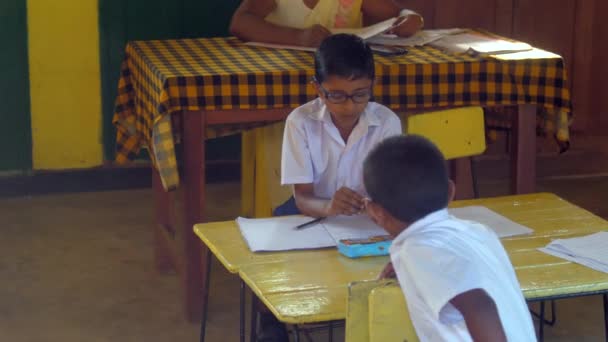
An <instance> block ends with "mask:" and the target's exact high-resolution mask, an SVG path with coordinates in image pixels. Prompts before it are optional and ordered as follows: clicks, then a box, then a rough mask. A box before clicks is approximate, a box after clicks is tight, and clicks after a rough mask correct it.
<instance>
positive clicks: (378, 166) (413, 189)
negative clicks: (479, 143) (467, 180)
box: [363, 135, 449, 223]
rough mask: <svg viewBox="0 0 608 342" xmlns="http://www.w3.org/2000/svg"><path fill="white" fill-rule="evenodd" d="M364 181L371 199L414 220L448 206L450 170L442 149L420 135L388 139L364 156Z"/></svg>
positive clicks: (407, 219) (407, 218) (397, 215)
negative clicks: (448, 170)
mask: <svg viewBox="0 0 608 342" xmlns="http://www.w3.org/2000/svg"><path fill="white" fill-rule="evenodd" d="M363 182H364V184H365V188H366V189H367V192H368V194H369V195H370V197H371V199H372V201H374V202H376V203H378V204H379V205H381V206H382V207H384V209H386V210H387V211H388V212H389V213H390V214H391V215H393V216H394V217H395V218H397V219H399V220H401V221H403V222H407V223H414V221H416V220H419V219H421V218H423V217H425V216H426V215H428V214H430V213H432V212H434V211H437V210H440V209H443V208H445V207H447V205H448V191H449V185H448V182H449V181H448V172H447V168H446V163H445V159H444V158H443V155H442V154H441V152H440V151H439V149H438V148H437V147H436V146H435V145H434V144H433V143H432V142H430V141H429V140H428V139H426V138H423V137H421V136H417V135H405V136H404V135H402V136H396V137H391V138H388V139H386V140H384V141H382V142H381V143H380V144H378V145H377V146H376V147H375V148H374V149H373V150H372V151H371V152H370V153H369V155H368V156H367V158H365V161H364V164H363Z"/></svg>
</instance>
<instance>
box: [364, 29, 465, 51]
mask: <svg viewBox="0 0 608 342" xmlns="http://www.w3.org/2000/svg"><path fill="white" fill-rule="evenodd" d="M465 31H466V30H465V29H460V28H454V29H440V30H423V31H419V32H418V33H416V34H414V35H413V36H411V37H399V36H397V35H395V34H379V35H376V36H374V37H371V38H369V39H367V40H366V42H368V43H370V44H378V45H390V46H404V47H412V46H423V45H427V44H429V43H432V42H434V41H436V40H438V39H441V38H442V37H444V36H447V35H451V34H457V33H462V32H465Z"/></svg>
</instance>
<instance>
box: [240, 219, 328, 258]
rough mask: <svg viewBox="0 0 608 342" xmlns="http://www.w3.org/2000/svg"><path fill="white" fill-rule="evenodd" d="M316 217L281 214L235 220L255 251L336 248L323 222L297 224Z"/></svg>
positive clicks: (251, 248) (250, 247)
mask: <svg viewBox="0 0 608 342" xmlns="http://www.w3.org/2000/svg"><path fill="white" fill-rule="evenodd" d="M310 220H314V218H312V217H308V216H281V217H273V218H263V219H247V218H242V217H239V218H237V219H236V222H237V224H238V226H239V229H240V230H241V234H242V235H243V238H244V239H245V241H246V242H247V245H248V246H249V249H250V250H251V251H252V252H262V251H287V250H296V249H317V248H326V247H335V246H336V242H335V241H334V239H333V238H332V237H331V235H329V233H327V230H326V229H325V227H324V226H323V225H322V224H315V225H312V226H310V227H307V228H305V229H299V230H298V229H295V227H296V226H298V225H300V224H302V223H305V222H308V221H310Z"/></svg>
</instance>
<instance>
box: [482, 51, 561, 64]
mask: <svg viewBox="0 0 608 342" xmlns="http://www.w3.org/2000/svg"><path fill="white" fill-rule="evenodd" d="M491 56H492V57H494V58H496V59H501V60H505V61H517V60H522V59H554V58H560V59H561V58H562V56H560V55H558V54H555V53H553V52H549V51H545V50H541V49H537V48H532V50H528V51H519V52H511V53H503V54H499V55H491Z"/></svg>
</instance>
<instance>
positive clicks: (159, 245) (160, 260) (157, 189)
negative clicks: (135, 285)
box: [152, 166, 176, 273]
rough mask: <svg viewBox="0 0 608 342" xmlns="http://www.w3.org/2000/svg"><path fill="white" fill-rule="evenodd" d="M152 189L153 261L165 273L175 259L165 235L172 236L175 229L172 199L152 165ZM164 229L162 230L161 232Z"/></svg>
mask: <svg viewBox="0 0 608 342" xmlns="http://www.w3.org/2000/svg"><path fill="white" fill-rule="evenodd" d="M152 189H153V191H154V214H155V216H156V222H155V223H156V224H155V225H154V240H155V242H154V262H155V264H156V269H157V270H158V271H159V272H160V273H167V272H169V271H171V270H172V269H174V268H175V264H174V263H175V262H176V260H172V256H171V251H170V247H169V244H170V241H167V236H174V235H175V231H174V228H173V226H172V223H171V216H172V215H171V210H172V205H173V203H172V201H171V194H170V193H168V192H166V191H165V189H164V188H163V184H162V181H161V179H160V174H159V173H158V170H156V169H155V168H154V166H153V167H152ZM163 230H164V232H163Z"/></svg>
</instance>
